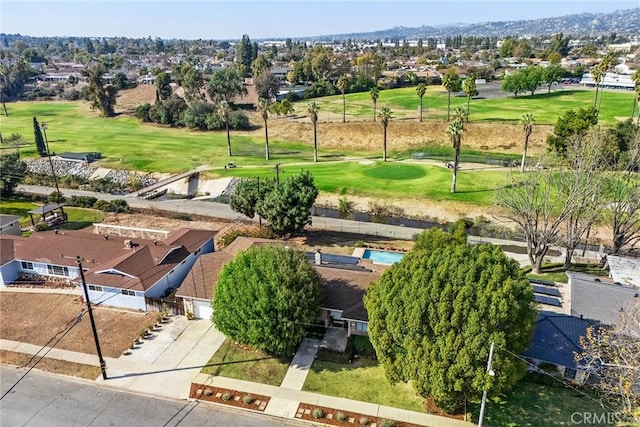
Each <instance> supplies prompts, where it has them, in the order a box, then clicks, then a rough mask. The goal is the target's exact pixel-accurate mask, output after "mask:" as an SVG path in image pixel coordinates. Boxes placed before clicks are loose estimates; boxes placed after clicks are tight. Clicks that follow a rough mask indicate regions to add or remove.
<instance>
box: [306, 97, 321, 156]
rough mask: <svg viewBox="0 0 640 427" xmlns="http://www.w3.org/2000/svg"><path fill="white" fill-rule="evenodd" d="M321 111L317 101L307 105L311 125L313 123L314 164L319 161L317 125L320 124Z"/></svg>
mask: <svg viewBox="0 0 640 427" xmlns="http://www.w3.org/2000/svg"><path fill="white" fill-rule="evenodd" d="M319 110H320V107H318V104H316V102H315V101H311V102H310V103H309V104H307V114H308V115H309V118H310V119H311V123H313V161H314V162H317V161H318V134H317V132H316V129H317V127H316V125H317V123H318V111H319Z"/></svg>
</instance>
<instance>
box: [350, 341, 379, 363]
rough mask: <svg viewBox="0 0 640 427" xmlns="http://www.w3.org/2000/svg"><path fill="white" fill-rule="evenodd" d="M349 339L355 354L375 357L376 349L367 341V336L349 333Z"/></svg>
mask: <svg viewBox="0 0 640 427" xmlns="http://www.w3.org/2000/svg"><path fill="white" fill-rule="evenodd" d="M350 339H351V340H353V351H354V353H355V354H357V355H358V356H362V357H367V358H372V359H375V358H376V350H375V349H374V348H373V345H372V344H371V341H369V337H365V336H360V335H351V337H350Z"/></svg>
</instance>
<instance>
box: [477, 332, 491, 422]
mask: <svg viewBox="0 0 640 427" xmlns="http://www.w3.org/2000/svg"><path fill="white" fill-rule="evenodd" d="M494 346H495V343H493V342H492V343H491V348H490V349H489V360H488V361H487V374H489V375H491V376H494V375H495V373H494V372H493V369H492V368H491V362H492V361H493V348H494ZM486 403H487V388H486V387H485V388H484V391H483V392H482V404H481V405H480V416H479V417H478V427H482V419H483V418H484V407H485V405H486Z"/></svg>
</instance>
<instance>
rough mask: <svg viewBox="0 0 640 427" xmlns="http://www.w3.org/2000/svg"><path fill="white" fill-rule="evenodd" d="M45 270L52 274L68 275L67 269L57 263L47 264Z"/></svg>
mask: <svg viewBox="0 0 640 427" xmlns="http://www.w3.org/2000/svg"><path fill="white" fill-rule="evenodd" d="M47 271H49V274H51V275H52V276H65V277H67V276H69V269H68V268H67V267H61V266H59V265H47Z"/></svg>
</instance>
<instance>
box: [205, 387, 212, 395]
mask: <svg viewBox="0 0 640 427" xmlns="http://www.w3.org/2000/svg"><path fill="white" fill-rule="evenodd" d="M204 395H205V396H207V397H209V396H213V390H211V389H210V388H205V389H204Z"/></svg>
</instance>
